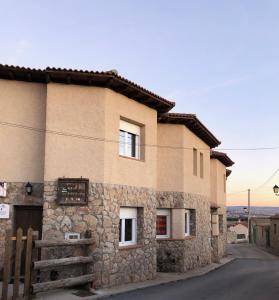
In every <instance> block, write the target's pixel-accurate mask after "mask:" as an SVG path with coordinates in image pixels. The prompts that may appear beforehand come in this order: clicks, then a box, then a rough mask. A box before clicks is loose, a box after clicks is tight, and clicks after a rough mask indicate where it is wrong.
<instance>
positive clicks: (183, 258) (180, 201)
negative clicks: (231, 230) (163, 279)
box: [157, 192, 211, 272]
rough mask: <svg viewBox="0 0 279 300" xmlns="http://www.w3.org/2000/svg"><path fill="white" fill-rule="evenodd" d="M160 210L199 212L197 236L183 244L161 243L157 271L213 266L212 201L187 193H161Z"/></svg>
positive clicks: (159, 244) (184, 240)
mask: <svg viewBox="0 0 279 300" xmlns="http://www.w3.org/2000/svg"><path fill="white" fill-rule="evenodd" d="M157 207H158V208H183V209H193V210H195V212H196V220H195V227H196V228H195V234H194V235H192V236H189V237H185V239H181V240H180V239H179V240H174V239H162V240H157V242H158V246H157V265H158V269H157V270H158V271H161V272H186V271H187V270H190V269H194V268H196V267H199V266H203V265H206V264H209V263H210V262H211V245H210V234H211V233H210V226H208V224H210V205H209V199H207V198H206V197H203V196H200V195H193V194H187V193H178V192H159V193H157Z"/></svg>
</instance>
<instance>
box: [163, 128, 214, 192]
mask: <svg viewBox="0 0 279 300" xmlns="http://www.w3.org/2000/svg"><path fill="white" fill-rule="evenodd" d="M158 145H159V147H158V190H159V191H178V192H185V193H193V194H198V195H204V196H209V195H210V148H209V146H208V145H207V144H205V143H204V142H203V141H202V140H201V139H200V138H199V137H197V136H196V135H195V134H194V133H192V132H191V131H190V130H189V129H188V128H186V127H185V126H184V125H176V124H158ZM168 147H170V148H168ZM193 148H196V149H198V165H197V170H198V174H197V176H194V175H193ZM200 152H202V153H203V155H204V177H203V178H201V177H200V163H199V161H200V159H199V157H200Z"/></svg>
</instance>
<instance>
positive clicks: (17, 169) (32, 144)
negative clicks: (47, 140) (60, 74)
mask: <svg viewBox="0 0 279 300" xmlns="http://www.w3.org/2000/svg"><path fill="white" fill-rule="evenodd" d="M45 99H46V85H43V84H37V83H27V82H20V81H10V80H2V79H1V80H0V107H1V117H0V121H1V122H7V123H13V124H17V125H24V126H27V127H32V128H36V129H42V130H44V129H45ZM0 141H1V147H0V166H1V167H0V181H1V180H3V181H8V182H27V181H30V182H42V181H43V168H44V132H43V131H42V132H38V131H34V130H29V129H23V128H22V127H21V126H17V127H15V126H14V127H13V126H7V125H6V126H4V125H3V124H0Z"/></svg>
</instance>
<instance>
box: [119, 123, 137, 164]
mask: <svg viewBox="0 0 279 300" xmlns="http://www.w3.org/2000/svg"><path fill="white" fill-rule="evenodd" d="M119 154H120V155H122V156H127V157H132V158H136V159H140V126H139V125H135V124H132V123H129V122H127V121H124V120H120V128H119Z"/></svg>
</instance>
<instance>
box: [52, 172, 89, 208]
mask: <svg viewBox="0 0 279 300" xmlns="http://www.w3.org/2000/svg"><path fill="white" fill-rule="evenodd" d="M88 188H89V179H84V178H59V179H58V203H59V204H60V205H86V204H87V203H88Z"/></svg>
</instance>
